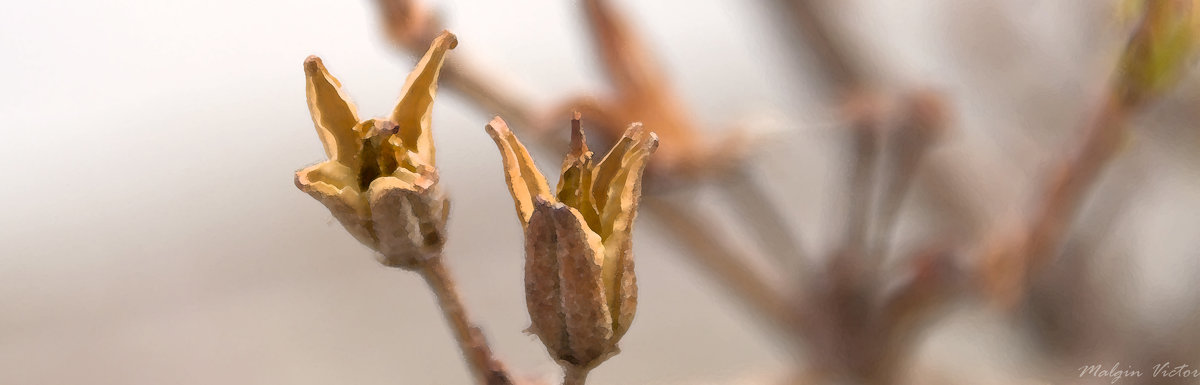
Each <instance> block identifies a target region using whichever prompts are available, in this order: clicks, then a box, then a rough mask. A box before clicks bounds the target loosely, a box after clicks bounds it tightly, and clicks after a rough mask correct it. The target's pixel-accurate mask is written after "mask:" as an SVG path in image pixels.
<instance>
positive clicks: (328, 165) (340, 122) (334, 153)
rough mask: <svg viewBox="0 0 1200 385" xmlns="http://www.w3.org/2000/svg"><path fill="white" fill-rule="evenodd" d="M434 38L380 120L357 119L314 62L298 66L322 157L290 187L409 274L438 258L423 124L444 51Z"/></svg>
mask: <svg viewBox="0 0 1200 385" xmlns="http://www.w3.org/2000/svg"><path fill="white" fill-rule="evenodd" d="M457 43H458V40H457V39H456V38H455V36H454V35H453V34H451V33H449V32H442V34H441V35H439V36H438V37H437V38H435V39H434V41H433V44H432V45H431V46H430V47H429V51H428V52H426V53H425V56H424V57H422V58H421V60H420V61H419V62H418V63H417V66H416V68H415V69H414V70H413V72H412V73H410V74H409V76H408V79H407V80H406V81H405V84H404V88H403V91H401V96H400V101H399V102H397V103H396V107H395V108H394V109H393V110H392V112H391V115H389V116H388V117H387V118H380V119H367V120H362V121H360V120H359V118H358V111H357V108H356V107H355V105H354V103H353V102H351V101H350V99H349V97H347V96H346V94H345V92H343V91H342V85H341V82H339V81H338V80H337V78H334V77H333V75H331V74H329V71H328V70H326V69H325V65H324V64H323V63H322V62H321V59H320V58H318V57H316V56H310V57H309V58H308V59H307V60H305V61H304V74H305V77H306V79H307V87H306V89H307V94H308V107H309V112H310V113H311V114H312V119H313V123H314V125H315V126H316V129H317V136H318V137H319V138H320V139H321V143H322V144H323V145H324V147H325V155H326V156H327V157H328V160H327V161H325V162H322V163H318V164H316V165H313V166H310V167H308V168H305V169H303V170H300V171H297V172H296V187H298V188H299V189H300V190H301V191H304V192H305V193H308V194H309V195H311V196H312V197H313V198H315V199H316V200H317V201H318V202H321V204H323V205H325V207H327V208H328V209H329V212H330V213H332V214H333V216H334V218H337V220H338V222H341V224H342V226H343V227H345V228H346V231H348V232H350V234H351V235H353V236H354V238H355V239H358V240H359V242H362V243H363V244H365V245H367V246H369V247H371V248H372V249H374V250H376V251H378V252H379V255H380V257H379V260H380V262H381V263H383V264H384V265H388V266H393V267H400V268H407V269H412V268H416V267H417V266H419V265H420V264H421V263H422V262H423V261H425V260H427V259H428V258H433V257H434V256H436V255H438V254H440V253H441V250H442V246H443V244H444V243H445V236H444V231H445V223H446V215H447V213H448V212H449V210H448V209H449V203H448V202H447V201H446V198H445V195H444V194H443V193H442V191H441V189H440V188H439V187H438V183H437V182H438V175H437V168H436V165H435V163H434V158H435V157H434V147H433V136H432V132H431V130H430V122H431V118H432V112H433V100H434V97H435V96H436V95H437V80H438V75H439V73H440V72H441V68H442V62H443V61H444V59H445V56H446V52H447V51H448V50H450V49H453V48H454V46H455V45H457Z"/></svg>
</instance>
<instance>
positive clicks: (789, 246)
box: [719, 167, 808, 273]
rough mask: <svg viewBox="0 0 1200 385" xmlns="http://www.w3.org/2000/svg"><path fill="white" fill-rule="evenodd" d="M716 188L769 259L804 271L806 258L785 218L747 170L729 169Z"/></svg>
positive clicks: (763, 187) (805, 270) (759, 183)
mask: <svg viewBox="0 0 1200 385" xmlns="http://www.w3.org/2000/svg"><path fill="white" fill-rule="evenodd" d="M719 185H720V187H721V191H723V192H724V193H725V195H726V196H727V198H728V199H729V201H731V202H732V203H733V204H734V205H735V207H736V209H737V210H738V211H739V212H740V214H741V215H739V216H738V217H739V218H741V219H742V221H744V222H746V223H748V224H749V225H750V226H751V227H752V229H751V230H752V231H751V232H753V233H754V235H755V236H757V237H758V239H759V241H761V242H762V243H763V244H764V246H765V247H766V249H767V252H768V253H770V254H771V257H773V258H774V259H775V260H777V261H779V263H780V264H782V265H785V266H786V267H789V268H793V267H794V268H795V269H791V270H798V271H800V272H801V273H805V272H808V269H807V261H808V258H807V256H806V255H805V254H804V249H803V247H802V244H801V242H800V240H799V238H798V237H796V236H795V235H793V232H792V227H791V226H790V225H789V224H788V221H787V218H785V217H784V216H783V213H782V212H781V211H780V210H779V207H778V206H777V205H775V204H774V203H772V201H771V197H770V196H768V194H767V191H766V188H765V186H763V185H762V183H761V182H760V181H759V180H758V179H757V178H754V176H753V175H752V174H751V172H750V170H749V169H747V168H746V167H740V168H737V169H734V170H731V171H730V172H729V173H728V175H726V178H724V179H723V180H721V183H719Z"/></svg>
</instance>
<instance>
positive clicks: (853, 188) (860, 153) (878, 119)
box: [841, 95, 884, 258]
mask: <svg viewBox="0 0 1200 385" xmlns="http://www.w3.org/2000/svg"><path fill="white" fill-rule="evenodd" d="M861 96H862V97H861V98H858V99H856V100H852V101H850V102H849V103H847V106H846V108H847V109H848V110H850V113H849V114H850V118H851V123H850V130H851V131H852V132H851V135H852V137H851V139H850V142H849V143H848V144H849V149H850V151H849V154H850V159H849V162H848V163H849V164H850V167H851V171H850V179H849V180H848V181H847V184H846V186H847V189H848V190H847V191H846V233H845V238H843V239H842V245H841V246H842V247H841V252H842V253H844V254H843V255H846V256H849V257H851V258H862V257H863V254H864V253H865V252H866V245H867V239H868V238H867V236H868V234H870V231H871V221H870V220H871V206H872V203H873V200H872V198H873V197H874V192H875V191H876V188H877V186H876V183H875V182H876V169H877V168H878V166H879V161H878V160H879V138H880V136H882V131H883V130H882V128H883V122H884V117H883V113H882V110H881V107H880V104H879V103H880V101H879V100H877V99H874V98H872V97H870V96H866V95H861Z"/></svg>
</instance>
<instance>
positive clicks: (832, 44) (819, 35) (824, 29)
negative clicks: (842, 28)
mask: <svg viewBox="0 0 1200 385" xmlns="http://www.w3.org/2000/svg"><path fill="white" fill-rule="evenodd" d="M771 1H774V2H775V3H776V6H777V7H779V8H782V10H783V12H779V14H780V15H781V16H784V17H785V18H788V19H790V20H789V21H790V23H789V24H791V25H792V27H793V31H795V32H796V35H798V37H800V38H801V39H804V40H805V42H806V43H808V46H809V50H811V52H812V53H813V54H814V55H815V56H816V59H817V61H818V64H819V65H820V66H821V69H822V70H823V72H824V73H825V76H826V78H827V79H829V80H830V86H832V88H834V89H843V90H850V89H854V88H856V87H857V86H860V85H862V84H863V83H865V77H866V76H865V75H864V71H863V69H862V68H861V64H860V63H858V62H857V61H856V60H854V59H855V58H852V57H851V56H850V53H849V52H848V50H847V49H846V47H847V46H848V44H847V43H846V42H845V41H843V40H842V39H841V38H839V36H842V35H843V34H839V33H837V32H836V31H834V28H833V26H832V25H830V23H829V20H828V17H826V16H827V15H825V14H824V13H825V12H822V10H821V9H819V8H820V5H819V4H817V2H820V1H822V0H771ZM825 2H826V3H829V2H828V1H825Z"/></svg>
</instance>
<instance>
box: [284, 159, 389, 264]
mask: <svg viewBox="0 0 1200 385" xmlns="http://www.w3.org/2000/svg"><path fill="white" fill-rule="evenodd" d="M356 182H357V181H356V179H355V177H354V175H353V171H352V170H350V168H348V167H346V166H345V165H343V164H341V163H338V162H333V161H328V162H322V163H319V164H316V165H313V166H310V167H308V168H305V169H303V170H300V171H297V172H296V187H297V188H299V189H300V191H304V192H305V193H308V195H310V196H312V197H313V198H315V199H316V200H317V201H318V202H321V204H322V205H325V207H326V208H328V209H329V212H330V213H331V214H333V217H334V218H337V220H338V222H340V223H341V224H342V227H345V228H346V231H348V232H350V235H353V236H354V238H355V239H357V240H358V241H359V242H362V243H363V244H365V245H367V246H370V247H371V248H375V246H376V245H377V241H376V239H375V233H374V231H373V230H372V226H371V220H370V217H369V209H368V206H367V203H366V201H365V200H364V199H363V197H362V194H360V193H359V191H358V189H357V188H356V187H355V186H354V184H355V183H356Z"/></svg>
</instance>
